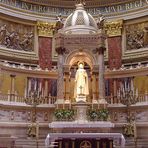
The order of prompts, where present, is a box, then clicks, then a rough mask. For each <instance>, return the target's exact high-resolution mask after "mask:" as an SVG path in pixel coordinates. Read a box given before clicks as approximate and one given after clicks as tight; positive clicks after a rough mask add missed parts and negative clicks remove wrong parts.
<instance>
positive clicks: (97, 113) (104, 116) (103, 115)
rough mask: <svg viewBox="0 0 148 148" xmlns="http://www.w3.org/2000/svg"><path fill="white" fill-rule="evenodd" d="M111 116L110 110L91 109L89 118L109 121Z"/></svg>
mask: <svg viewBox="0 0 148 148" xmlns="http://www.w3.org/2000/svg"><path fill="white" fill-rule="evenodd" d="M108 117H109V112H108V110H107V109H99V110H96V109H89V110H88V118H89V119H90V120H92V121H107V120H108Z"/></svg>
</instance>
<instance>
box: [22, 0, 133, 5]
mask: <svg viewBox="0 0 148 148" xmlns="http://www.w3.org/2000/svg"><path fill="white" fill-rule="evenodd" d="M22 1H24V2H28V3H31V4H37V5H47V6H60V7H74V5H75V1H71V0H44V1H43V0H22ZM133 1H135V0H126V3H127V2H133ZM124 3H125V1H123V0H110V2H109V3H108V0H100V1H98V0H86V7H96V6H106V5H115V4H124Z"/></svg>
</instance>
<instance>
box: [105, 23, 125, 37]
mask: <svg viewBox="0 0 148 148" xmlns="http://www.w3.org/2000/svg"><path fill="white" fill-rule="evenodd" d="M122 27H123V20H116V21H110V22H105V30H106V32H107V35H108V36H109V37H113V36H121V35H122Z"/></svg>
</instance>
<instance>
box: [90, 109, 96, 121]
mask: <svg viewBox="0 0 148 148" xmlns="http://www.w3.org/2000/svg"><path fill="white" fill-rule="evenodd" d="M88 117H89V119H90V120H93V121H95V120H97V118H98V114H97V110H94V109H90V110H88Z"/></svg>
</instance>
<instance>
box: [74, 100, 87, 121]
mask: <svg viewBox="0 0 148 148" xmlns="http://www.w3.org/2000/svg"><path fill="white" fill-rule="evenodd" d="M73 106H74V108H75V109H76V111H77V113H76V120H75V121H77V122H79V123H84V122H88V120H87V109H88V107H89V104H87V103H85V102H84V101H79V102H77V103H76V104H74V105H73Z"/></svg>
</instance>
